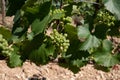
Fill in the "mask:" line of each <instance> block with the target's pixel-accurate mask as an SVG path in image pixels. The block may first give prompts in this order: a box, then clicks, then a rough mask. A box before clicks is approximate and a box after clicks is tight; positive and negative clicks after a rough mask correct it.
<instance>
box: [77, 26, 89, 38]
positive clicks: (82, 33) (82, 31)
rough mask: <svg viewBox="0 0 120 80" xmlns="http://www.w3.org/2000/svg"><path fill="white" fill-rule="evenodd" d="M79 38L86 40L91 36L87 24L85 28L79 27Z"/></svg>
mask: <svg viewBox="0 0 120 80" xmlns="http://www.w3.org/2000/svg"><path fill="white" fill-rule="evenodd" d="M77 30H78V37H79V38H83V39H86V38H88V36H89V35H90V31H89V27H88V25H87V24H85V25H83V26H78V29H77Z"/></svg>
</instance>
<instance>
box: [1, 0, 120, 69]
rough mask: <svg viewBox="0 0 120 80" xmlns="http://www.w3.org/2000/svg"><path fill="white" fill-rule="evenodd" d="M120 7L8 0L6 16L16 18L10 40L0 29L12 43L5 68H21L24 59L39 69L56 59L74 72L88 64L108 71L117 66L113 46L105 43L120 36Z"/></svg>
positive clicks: (112, 1) (105, 2) (114, 2)
mask: <svg viewBox="0 0 120 80" xmlns="http://www.w3.org/2000/svg"><path fill="white" fill-rule="evenodd" d="M119 3H120V1H119V0H102V2H101V0H94V1H88V0H81V1H73V0H22V1H21V2H20V0H18V1H15V0H9V8H8V11H7V15H10V16H11V15H15V17H14V24H13V28H12V36H11V34H10V32H9V31H7V30H3V29H2V28H0V34H2V35H3V37H4V38H5V39H7V40H9V39H11V40H10V42H11V43H10V44H8V45H7V46H6V47H7V48H8V47H9V45H12V47H11V48H13V49H14V50H13V51H12V53H11V55H9V56H8V57H9V59H8V65H9V66H10V67H16V66H20V65H22V63H23V61H25V60H26V59H29V60H30V61H33V62H35V63H36V64H37V65H39V64H46V63H48V62H49V61H50V60H54V59H56V58H58V60H59V63H61V64H62V65H64V66H66V67H68V68H69V69H72V70H73V71H75V70H79V69H78V68H79V67H81V66H84V65H85V64H87V63H88V62H89V61H90V60H92V61H94V62H95V63H96V64H97V65H101V66H103V67H108V68H109V67H111V66H113V65H115V64H117V63H119V59H118V58H119V55H118V54H117V53H113V52H112V50H113V48H112V46H113V45H112V43H111V42H110V41H109V40H107V36H109V35H110V36H113V35H114V36H116V35H117V36H119V34H120V32H119V26H120V24H119V22H120V21H119V19H120V15H119V14H120V12H119V11H120V6H119ZM18 4H19V5H18ZM16 5H17V6H16ZM14 6H16V7H14ZM8 34H10V35H8ZM5 36H7V37H5ZM2 45H3V44H2ZM2 49H3V48H2ZM2 49H1V51H2ZM61 53H62V54H61ZM67 64H68V65H67ZM75 68H76V69H75Z"/></svg>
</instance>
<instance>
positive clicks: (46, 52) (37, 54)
mask: <svg viewBox="0 0 120 80" xmlns="http://www.w3.org/2000/svg"><path fill="white" fill-rule="evenodd" d="M53 53H54V47H53V46H50V47H48V48H46V44H42V45H41V46H40V47H39V49H37V50H35V51H33V52H32V53H31V54H30V56H29V59H30V60H31V61H33V62H35V63H36V64H40V63H41V64H45V63H47V62H48V60H49V56H51V55H53Z"/></svg>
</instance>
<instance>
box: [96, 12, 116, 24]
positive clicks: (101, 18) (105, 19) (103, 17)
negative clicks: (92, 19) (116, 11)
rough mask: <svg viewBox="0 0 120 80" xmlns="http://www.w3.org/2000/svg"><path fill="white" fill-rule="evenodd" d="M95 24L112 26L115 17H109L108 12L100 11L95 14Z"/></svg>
mask: <svg viewBox="0 0 120 80" xmlns="http://www.w3.org/2000/svg"><path fill="white" fill-rule="evenodd" d="M96 22H98V23H99V24H105V25H107V26H114V25H115V24H114V22H115V17H114V16H113V15H110V13H109V12H106V11H100V12H99V13H98V14H97V18H96Z"/></svg>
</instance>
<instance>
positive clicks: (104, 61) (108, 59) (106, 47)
mask: <svg viewBox="0 0 120 80" xmlns="http://www.w3.org/2000/svg"><path fill="white" fill-rule="evenodd" d="M111 49H112V46H111V43H110V41H108V40H103V43H102V48H101V49H98V50H97V51H95V52H94V53H93V58H94V60H95V62H96V63H97V64H99V65H102V66H105V67H111V66H113V65H115V64H117V63H119V60H118V57H117V55H113V54H112V50H111Z"/></svg>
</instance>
